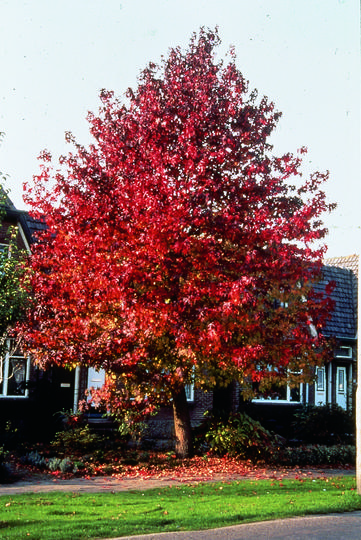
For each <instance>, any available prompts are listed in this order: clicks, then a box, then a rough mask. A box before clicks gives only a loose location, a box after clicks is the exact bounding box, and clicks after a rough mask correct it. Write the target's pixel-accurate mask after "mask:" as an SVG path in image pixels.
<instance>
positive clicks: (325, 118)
mask: <svg viewBox="0 0 361 540" xmlns="http://www.w3.org/2000/svg"><path fill="white" fill-rule="evenodd" d="M216 25H217V26H218V27H219V34H220V37H221V39H222V42H223V45H222V51H221V52H223V53H225V52H226V50H227V49H228V47H229V46H230V45H234V46H235V50H236V54H237V64H238V67H239V68H240V70H241V71H242V73H243V75H244V76H245V77H246V79H248V80H249V81H250V88H257V89H258V91H259V93H260V95H266V96H268V97H269V99H270V100H271V101H273V102H274V103H275V104H276V108H277V109H278V110H280V111H282V113H283V116H282V119H281V121H280V123H279V125H278V128H277V133H276V134H275V136H274V137H273V143H274V150H275V152H276V153H283V152H288V151H291V152H295V151H296V150H297V149H298V148H300V147H301V146H307V147H308V149H309V153H308V155H307V158H306V164H305V165H306V166H307V167H310V168H311V170H321V171H325V170H330V174H331V176H330V181H329V183H328V185H327V186H326V192H327V194H328V197H329V199H330V200H332V201H335V202H337V203H338V209H337V210H336V211H335V212H334V213H333V215H332V216H331V217H330V218H328V219H327V220H326V223H327V225H328V227H329V230H330V233H329V237H328V240H327V241H328V244H329V251H328V256H335V255H348V254H352V253H355V252H357V251H358V250H359V240H360V234H359V231H360V222H361V220H360V214H361V212H360V207H361V204H360V203H361V188H360V184H361V181H360V53H359V50H360V45H359V43H360V42H359V28H360V14H359V1H358V0H302V1H300V2H296V1H295V0H263V1H261V0H179V1H178V0H51V1H49V0H28V1H25V0H0V36H1V49H0V50H1V53H0V131H1V132H3V133H4V134H5V135H4V139H3V141H2V143H1V146H0V171H2V172H3V173H6V174H7V175H8V180H7V186H8V187H9V188H10V189H11V197H12V199H13V202H14V203H15V204H16V206H17V207H18V208H25V205H24V203H23V202H22V184H23V182H24V181H28V182H29V181H31V179H32V176H33V174H36V173H37V172H38V161H37V159H36V158H37V156H38V155H39V153H40V151H41V150H43V149H44V148H47V149H49V150H50V151H51V152H52V154H53V156H54V157H58V156H59V155H60V154H62V153H65V152H66V151H68V150H70V148H69V147H67V145H65V143H64V133H65V132H66V131H72V132H73V134H74V135H75V136H76V138H77V140H78V141H79V142H80V143H82V144H88V142H90V135H89V132H88V126H87V122H86V120H85V117H86V114H87V111H89V110H91V111H94V112H96V111H97V110H98V107H99V104H100V102H99V98H98V96H99V91H100V89H101V88H107V89H110V90H114V91H115V93H116V94H117V95H123V94H124V92H125V90H126V89H127V87H129V86H132V87H135V86H136V83H137V76H138V74H139V72H140V70H141V69H142V68H144V67H145V66H146V65H147V63H148V62H149V61H154V62H158V61H159V59H160V57H161V55H162V54H164V55H166V54H167V52H168V50H169V48H170V47H173V46H177V45H181V46H182V47H186V46H187V44H188V43H189V39H190V36H191V34H192V33H193V32H194V31H197V30H198V29H199V28H200V26H206V27H211V28H214V27H215V26H216Z"/></svg>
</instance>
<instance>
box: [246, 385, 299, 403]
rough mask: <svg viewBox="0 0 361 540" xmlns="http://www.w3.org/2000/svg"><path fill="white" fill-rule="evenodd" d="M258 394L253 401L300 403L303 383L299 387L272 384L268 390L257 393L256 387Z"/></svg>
mask: <svg viewBox="0 0 361 540" xmlns="http://www.w3.org/2000/svg"><path fill="white" fill-rule="evenodd" d="M254 390H255V392H256V396H255V397H254V398H253V401H258V402H260V401H267V402H273V403H300V402H301V401H302V395H303V384H300V385H299V386H297V387H294V388H290V387H289V386H285V385H282V386H281V385H272V386H271V387H270V388H269V389H268V390H267V391H264V392H262V393H257V388H255V387H254Z"/></svg>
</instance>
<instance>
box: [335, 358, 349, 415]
mask: <svg viewBox="0 0 361 540" xmlns="http://www.w3.org/2000/svg"><path fill="white" fill-rule="evenodd" d="M336 403H337V405H339V406H340V407H342V408H343V409H345V410H346V409H347V379H346V368H345V367H338V368H337V370H336Z"/></svg>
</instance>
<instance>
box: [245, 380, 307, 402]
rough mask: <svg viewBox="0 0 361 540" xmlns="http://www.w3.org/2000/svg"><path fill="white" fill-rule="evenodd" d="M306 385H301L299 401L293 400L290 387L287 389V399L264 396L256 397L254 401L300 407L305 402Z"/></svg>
mask: <svg viewBox="0 0 361 540" xmlns="http://www.w3.org/2000/svg"><path fill="white" fill-rule="evenodd" d="M304 386H305V384H304V383H300V399H299V400H298V401H295V400H291V392H292V389H291V387H290V386H289V385H287V387H286V399H272V398H264V397H262V396H260V397H255V398H253V399H252V401H253V402H254V403H278V404H288V405H299V404H300V403H302V402H303V392H304Z"/></svg>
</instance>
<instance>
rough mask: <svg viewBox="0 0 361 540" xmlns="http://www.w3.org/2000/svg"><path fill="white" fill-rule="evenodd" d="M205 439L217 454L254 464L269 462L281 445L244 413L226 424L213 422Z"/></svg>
mask: <svg viewBox="0 0 361 540" xmlns="http://www.w3.org/2000/svg"><path fill="white" fill-rule="evenodd" d="M205 439H206V441H207V442H208V444H209V446H210V449H211V451H212V452H214V453H215V454H218V455H225V454H229V455H230V456H237V457H239V458H241V459H250V460H252V461H254V462H256V461H260V460H267V458H268V457H269V456H270V455H271V454H272V451H273V449H274V448H278V447H279V446H280V444H281V441H280V438H279V437H278V436H277V435H274V434H272V433H271V432H269V431H267V430H266V429H265V428H264V427H263V426H262V425H261V424H260V423H259V422H257V421H256V420H253V419H252V418H250V417H249V416H248V415H247V414H244V413H237V414H233V415H231V416H230V417H229V419H228V420H227V421H226V422H223V421H215V422H213V423H212V424H211V426H210V428H209V429H208V431H207V433H206V435H205Z"/></svg>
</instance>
